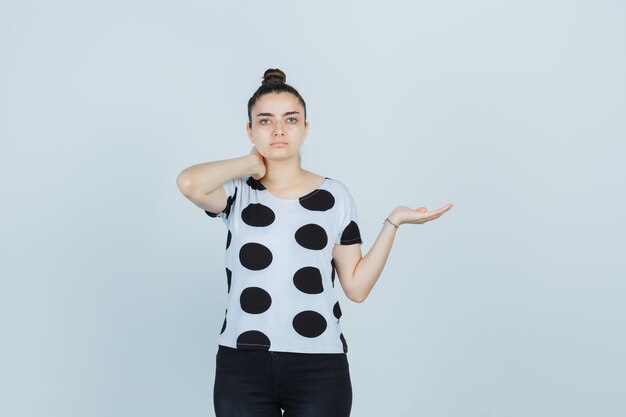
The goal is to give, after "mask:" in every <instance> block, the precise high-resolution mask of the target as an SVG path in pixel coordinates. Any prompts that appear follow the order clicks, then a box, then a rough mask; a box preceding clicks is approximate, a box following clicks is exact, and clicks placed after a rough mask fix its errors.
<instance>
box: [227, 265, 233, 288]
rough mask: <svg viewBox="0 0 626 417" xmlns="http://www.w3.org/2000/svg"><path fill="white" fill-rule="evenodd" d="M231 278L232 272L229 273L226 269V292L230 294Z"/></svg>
mask: <svg viewBox="0 0 626 417" xmlns="http://www.w3.org/2000/svg"><path fill="white" fill-rule="evenodd" d="M232 276H233V271H231V270H230V269H228V268H226V283H227V284H228V291H227V292H230V281H231V278H232Z"/></svg>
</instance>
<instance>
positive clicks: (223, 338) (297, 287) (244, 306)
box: [205, 176, 362, 353]
mask: <svg viewBox="0 0 626 417" xmlns="http://www.w3.org/2000/svg"><path fill="white" fill-rule="evenodd" d="M223 187H224V190H225V191H226V195H227V196H228V202H227V205H226V208H225V209H224V210H223V211H222V212H221V213H211V212H209V211H206V210H205V212H206V214H208V215H209V216H210V217H220V218H221V219H222V221H223V222H224V224H225V225H226V227H227V228H228V235H227V238H226V262H225V263H226V282H227V288H228V303H227V307H226V311H225V317H224V323H223V325H222V329H221V331H220V335H219V338H218V342H219V344H220V345H224V346H229V347H232V348H236V349H258V350H270V351H281V352H302V353H342V352H344V353H345V352H347V351H348V345H347V343H346V339H345V337H344V336H343V333H342V331H341V328H340V326H339V319H340V318H341V308H340V307H339V302H338V300H337V297H336V294H335V292H334V286H335V268H334V264H333V261H332V250H333V247H334V245H335V244H339V245H351V244H356V243H362V240H361V234H360V231H359V226H358V224H357V212H356V206H355V204H354V200H353V199H352V196H351V194H350V192H349V191H348V189H347V187H346V186H345V185H344V184H343V183H342V182H340V181H339V180H335V179H332V178H328V177H326V178H325V179H324V183H323V184H322V185H321V186H319V187H318V188H317V189H315V190H313V191H311V192H310V193H308V194H306V195H304V196H302V197H300V198H295V199H284V198H280V197H277V196H275V195H273V194H272V193H270V192H269V190H267V189H266V188H265V187H264V186H263V184H261V183H260V182H259V181H257V180H255V179H254V178H252V177H250V176H247V177H241V178H234V179H232V180H229V181H227V182H226V183H225V184H224V185H223Z"/></svg>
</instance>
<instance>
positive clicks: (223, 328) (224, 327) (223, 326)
mask: <svg viewBox="0 0 626 417" xmlns="http://www.w3.org/2000/svg"><path fill="white" fill-rule="evenodd" d="M227 313H228V309H226V312H225V313H224V324H222V330H221V331H220V334H222V333H224V330H226V314H227Z"/></svg>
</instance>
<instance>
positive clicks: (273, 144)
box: [272, 142, 287, 146]
mask: <svg viewBox="0 0 626 417" xmlns="http://www.w3.org/2000/svg"><path fill="white" fill-rule="evenodd" d="M286 144H287V142H274V143H272V146H285V145H286Z"/></svg>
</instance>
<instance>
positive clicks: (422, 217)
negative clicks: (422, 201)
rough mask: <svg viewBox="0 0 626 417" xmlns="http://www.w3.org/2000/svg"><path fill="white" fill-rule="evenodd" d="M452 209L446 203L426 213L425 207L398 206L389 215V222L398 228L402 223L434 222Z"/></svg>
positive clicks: (450, 205)
mask: <svg viewBox="0 0 626 417" xmlns="http://www.w3.org/2000/svg"><path fill="white" fill-rule="evenodd" d="M451 208H452V203H448V204H446V205H445V206H443V207H441V208H440V209H438V210H435V211H428V209H427V208H426V207H420V208H416V209H412V208H411V207H407V206H398V207H396V208H395V209H393V211H392V212H391V214H390V215H389V220H391V221H392V222H394V223H395V224H397V225H398V226H400V225H401V224H404V223H413V224H422V223H426V222H429V221H431V220H435V219H436V218H438V217H439V216H441V215H442V214H443V213H445V212H446V211H448V210H450V209H451Z"/></svg>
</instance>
